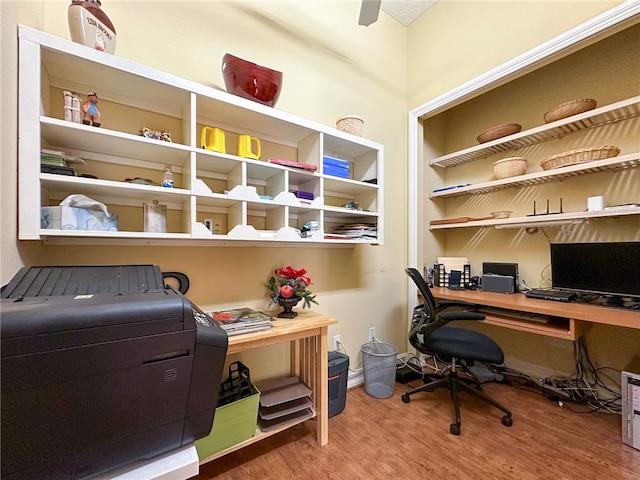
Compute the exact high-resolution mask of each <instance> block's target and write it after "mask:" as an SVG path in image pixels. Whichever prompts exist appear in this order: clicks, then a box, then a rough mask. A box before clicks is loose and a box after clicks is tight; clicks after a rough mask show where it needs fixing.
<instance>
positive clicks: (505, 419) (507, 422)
mask: <svg viewBox="0 0 640 480" xmlns="http://www.w3.org/2000/svg"><path fill="white" fill-rule="evenodd" d="M502 424H503V425H504V426H505V427H510V426H511V425H513V418H511V417H510V416H509V415H505V416H504V417H502Z"/></svg>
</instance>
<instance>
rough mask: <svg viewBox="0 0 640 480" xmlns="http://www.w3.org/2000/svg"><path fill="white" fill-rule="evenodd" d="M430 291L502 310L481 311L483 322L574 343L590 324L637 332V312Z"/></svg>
mask: <svg viewBox="0 0 640 480" xmlns="http://www.w3.org/2000/svg"><path fill="white" fill-rule="evenodd" d="M431 292H432V293H433V296H434V297H436V298H437V299H443V300H465V301H467V302H471V303H475V304H478V305H484V306H486V307H488V308H491V309H499V310H502V311H503V312H502V313H504V314H500V313H494V312H491V313H487V312H485V315H486V317H487V318H486V319H485V320H484V322H485V323H488V324H491V325H497V326H499V327H505V328H512V329H515V330H522V331H525V332H530V333H536V334H538V335H546V336H549V337H556V338H564V339H567V340H575V339H577V338H578V337H580V335H582V333H583V332H584V330H585V329H586V328H588V327H589V326H590V325H591V324H593V323H599V324H604V325H615V326H618V327H625V328H636V329H640V312H639V311H637V310H631V309H623V308H612V307H603V306H599V305H590V304H585V303H575V302H569V303H564V302H554V301H550V300H538V299H535V298H527V297H526V296H525V295H524V294H522V293H514V294H505V293H493V292H483V291H481V290H477V291H473V290H449V289H448V288H445V287H434V288H432V289H431ZM511 313H516V314H518V313H519V314H525V318H520V319H518V318H513V317H510V316H509V314H511ZM526 315H530V316H531V319H530V320H529V319H527V318H526ZM545 315H548V316H552V317H554V318H553V319H552V320H551V321H550V322H547V323H543V322H541V321H539V320H541V319H544V316H545ZM540 317H542V318H540Z"/></svg>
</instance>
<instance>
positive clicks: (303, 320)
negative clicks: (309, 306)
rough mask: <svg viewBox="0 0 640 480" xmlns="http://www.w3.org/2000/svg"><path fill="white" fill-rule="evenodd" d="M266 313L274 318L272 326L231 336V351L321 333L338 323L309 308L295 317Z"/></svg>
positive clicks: (271, 312) (276, 312) (275, 312)
mask: <svg viewBox="0 0 640 480" xmlns="http://www.w3.org/2000/svg"><path fill="white" fill-rule="evenodd" d="M265 313H266V314H267V315H271V316H272V317H273V318H274V320H273V321H272V322H271V328H270V329H268V330H263V331H261V332H254V333H243V334H241V335H233V336H231V337H229V350H230V351H231V352H235V351H242V350H246V349H249V348H256V347H260V346H266V345H273V344H276V343H282V342H286V341H291V340H297V339H299V338H304V337H309V336H313V335H319V334H320V333H321V329H322V328H326V327H327V326H329V325H333V324H335V323H338V321H337V320H336V319H334V318H331V317H328V316H326V315H322V314H320V313H316V312H312V311H309V310H301V311H299V312H298V316H297V317H295V318H277V316H278V313H279V311H270V312H265ZM227 353H229V352H227Z"/></svg>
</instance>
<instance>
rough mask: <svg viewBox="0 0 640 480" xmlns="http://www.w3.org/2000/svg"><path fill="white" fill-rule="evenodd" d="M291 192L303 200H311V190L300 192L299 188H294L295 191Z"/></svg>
mask: <svg viewBox="0 0 640 480" xmlns="http://www.w3.org/2000/svg"><path fill="white" fill-rule="evenodd" d="M293 194H294V195H295V196H296V197H298V198H302V199H304V200H313V193H311V192H301V191H299V190H296V191H295V192H293Z"/></svg>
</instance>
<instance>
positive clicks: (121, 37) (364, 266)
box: [0, 0, 619, 378]
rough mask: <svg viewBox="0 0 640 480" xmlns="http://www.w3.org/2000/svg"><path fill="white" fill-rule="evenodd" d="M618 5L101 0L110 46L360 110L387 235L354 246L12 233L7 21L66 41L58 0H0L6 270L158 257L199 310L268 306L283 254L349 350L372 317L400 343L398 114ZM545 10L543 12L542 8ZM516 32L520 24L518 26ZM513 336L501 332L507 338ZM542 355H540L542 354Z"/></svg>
mask: <svg viewBox="0 0 640 480" xmlns="http://www.w3.org/2000/svg"><path fill="white" fill-rule="evenodd" d="M616 3H619V2H591V1H582V2H457V1H454V2H450V1H447V0H440V2H439V3H438V4H436V6H434V7H432V9H431V10H429V12H428V13H427V14H426V15H425V16H423V17H422V18H421V19H420V20H418V21H417V22H415V23H414V24H412V25H411V26H410V27H409V28H404V27H402V26H401V25H400V24H398V23H397V22H395V21H394V20H392V19H391V18H390V17H388V16H387V15H386V14H384V13H381V15H380V18H379V20H378V22H376V23H375V24H373V25H371V26H369V27H366V28H365V27H361V26H358V25H357V18H358V13H359V4H360V2H359V1H356V0H353V1H341V2H334V1H309V2H301V1H296V2H293V1H282V2H278V1H263V2H256V1H234V2H221V1H212V2H202V1H200V2H188V1H180V2H178V1H160V2H157V1H155V2H145V1H135V0H134V1H132V0H127V1H124V0H104V2H103V8H104V10H105V11H106V12H107V14H108V15H109V17H110V18H111V19H112V21H113V23H114V25H115V27H116V30H117V33H118V42H117V47H116V55H118V56H121V57H124V58H127V59H130V60H133V61H136V62H139V63H141V64H145V65H148V66H151V67H154V68H157V69H160V70H163V71H167V72H170V73H172V74H176V75H179V76H182V77H185V78H188V79H190V80H194V81H197V82H200V83H203V84H206V85H216V86H222V85H223V82H222V78H221V74H220V62H221V58H222V56H223V54H224V53H226V52H230V53H234V54H236V55H238V56H241V57H244V58H247V59H249V60H252V61H255V62H256V63H260V64H264V65H268V66H271V67H273V68H276V69H279V70H281V71H283V72H284V84H283V93H282V95H281V97H280V100H279V103H278V105H277V107H276V108H278V109H281V110H283V111H287V112H291V113H294V114H297V115H300V116H303V117H306V118H309V119H311V120H314V121H318V122H320V123H323V124H327V125H333V124H334V121H335V118H337V117H338V116H341V115H343V114H348V113H356V114H359V115H361V116H363V117H364V119H365V129H364V130H365V133H364V134H365V136H366V137H368V138H371V139H372V140H375V141H377V142H380V143H382V144H384V145H385V192H386V199H385V211H386V219H385V223H386V225H385V226H386V231H385V244H384V246H381V247H370V246H359V247H356V248H337V249H336V248H294V249H289V250H287V251H283V250H281V249H278V248H215V247H212V248H188V247H179V248H178V247H172V248H161V247H144V248H143V247H136V248H125V247H71V246H46V245H42V244H40V243H39V242H18V241H17V240H16V238H17V232H16V197H17V191H16V171H17V153H16V150H15V146H16V131H17V128H16V120H15V119H16V117H17V80H16V71H15V66H16V65H17V40H16V25H17V24H25V25H29V26H32V27H35V28H38V29H41V30H44V31H46V32H49V33H51V34H54V35H58V36H61V37H65V38H69V34H68V29H67V20H66V9H67V6H68V4H69V2H68V1H67V0H61V1H55V0H47V1H42V2H36V1H27V2H25V1H15V2H13V1H6V0H3V1H0V9H1V15H0V16H1V22H2V24H1V27H2V28H1V29H2V33H1V35H2V39H1V40H2V41H1V43H0V49H1V55H2V71H1V73H0V76H1V82H2V83H1V87H2V88H1V90H0V95H1V102H2V115H1V116H0V121H1V122H2V123H1V124H0V129H1V132H2V140H3V141H2V145H0V148H1V154H2V156H1V158H2V162H1V166H0V168H1V173H2V177H1V178H2V182H0V187H1V188H2V191H1V200H2V207H1V215H2V216H1V219H0V220H1V222H0V224H1V227H0V228H2V247H1V271H0V274H1V280H2V283H3V284H4V283H6V282H7V281H8V280H9V279H10V278H11V277H12V276H13V275H14V274H15V272H16V271H17V269H18V268H19V267H20V266H22V265H39V264H108V263H154V264H158V265H160V266H161V268H162V269H163V270H164V271H169V270H177V271H182V272H184V273H186V274H187V275H189V277H190V279H191V284H192V288H191V290H190V292H189V294H188V296H189V297H190V298H191V299H192V300H193V301H194V302H195V303H197V304H199V305H200V306H202V307H204V308H216V307H221V308H222V307H226V306H233V305H235V306H238V305H250V306H254V307H256V308H265V307H266V305H267V296H266V294H265V291H264V289H263V287H262V284H263V282H264V280H265V279H266V278H267V276H268V274H269V272H270V271H271V270H272V269H273V268H275V267H277V266H282V265H286V264H291V265H294V266H296V267H305V268H307V269H308V270H309V274H310V276H311V278H312V279H313V281H314V285H313V287H314V292H315V293H317V294H318V297H317V298H318V300H319V302H320V305H319V306H318V307H315V308H316V310H318V311H321V312H323V313H326V314H329V315H332V316H334V317H336V318H337V319H338V320H339V322H340V323H339V324H338V325H337V326H334V327H331V328H330V331H329V335H330V337H331V336H332V335H334V334H340V335H341V337H342V341H343V343H344V344H345V345H346V348H347V351H348V353H349V355H350V356H351V365H352V367H355V366H356V365H357V364H358V362H359V361H360V356H359V347H360V345H361V344H362V343H364V342H365V341H366V338H367V331H368V328H369V327H370V326H375V327H376V331H377V335H378V337H379V338H380V339H382V340H384V341H387V342H390V343H393V344H395V345H397V346H398V347H399V349H400V351H403V350H404V349H406V318H407V311H406V305H405V299H406V285H407V280H406V277H405V275H404V273H403V268H404V267H405V266H406V257H407V255H406V245H407V238H406V232H407V224H406V215H407V207H406V198H407V191H406V175H407V171H406V115H407V111H408V110H409V109H410V108H413V107H415V106H416V105H419V104H422V103H424V102H427V101H429V100H430V99H431V98H433V97H434V96H437V95H439V94H442V93H443V92H446V91H448V90H450V89H452V88H454V87H456V86H457V85H459V84H460V83H462V82H465V81H467V80H469V79H471V78H474V77H476V76H477V75H479V74H481V73H483V72H484V71H486V70H487V69H489V68H493V67H494V66H496V65H499V64H501V63H503V62H504V61H506V60H508V59H510V58H511V57H513V56H514V55H517V54H519V53H521V52H523V51H526V50H528V49H529V48H531V47H533V46H535V45H537V44H539V43H541V42H543V41H545V40H547V39H549V38H551V37H553V36H555V35H557V34H559V33H561V32H562V31H564V30H566V29H568V28H571V27H573V26H575V25H577V24H579V23H581V22H583V21H584V20H586V19H588V18H591V17H593V16H594V15H596V14H598V13H600V12H602V11H604V10H606V9H607V8H610V7H611V6H613V5H615V4H616ZM550 12H551V13H550ZM523 32H524V33H523ZM504 340H505V342H509V341H510V337H509V338H505V339H504ZM243 361H245V362H246V363H247V365H249V367H250V368H251V369H252V375H254V374H255V376H256V377H258V378H260V377H262V376H268V375H270V374H272V373H273V370H272V369H271V368H272V365H279V366H282V368H284V365H285V364H286V356H285V355H284V352H283V351H282V349H268V350H265V351H261V352H257V353H255V354H253V355H251V356H249V358H244V359H243ZM541 361H542V359H541Z"/></svg>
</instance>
